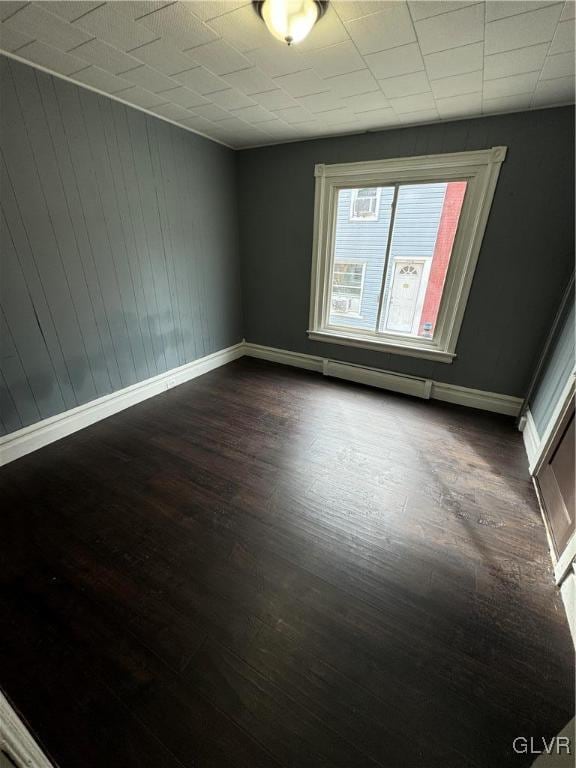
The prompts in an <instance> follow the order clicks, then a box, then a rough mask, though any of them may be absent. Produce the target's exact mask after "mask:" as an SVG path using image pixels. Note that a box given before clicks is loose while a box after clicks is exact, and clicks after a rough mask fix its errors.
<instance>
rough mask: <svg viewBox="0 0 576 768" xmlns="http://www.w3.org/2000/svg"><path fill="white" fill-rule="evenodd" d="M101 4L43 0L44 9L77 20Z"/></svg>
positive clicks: (86, 0)
mask: <svg viewBox="0 0 576 768" xmlns="http://www.w3.org/2000/svg"><path fill="white" fill-rule="evenodd" d="M4 5H8V3H4V2H1V3H0V6H4ZM18 5H23V3H18ZM99 5H102V2H101V1H100V2H88V0H56V2H51V0H42V8H44V10H46V11H50V13H53V14H55V15H56V16H59V17H60V18H61V19H64V20H65V21H76V19H78V18H80V16H84V14H86V13H88V12H89V11H92V10H94V8H97V7H98V6H99Z"/></svg>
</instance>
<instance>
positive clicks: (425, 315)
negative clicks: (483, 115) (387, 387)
mask: <svg viewBox="0 0 576 768" xmlns="http://www.w3.org/2000/svg"><path fill="white" fill-rule="evenodd" d="M505 156H506V148H505V147H493V148H492V149H489V150H481V151H477V152H460V153H456V154H448V155H430V156H425V157H413V158H404V159H398V160H383V161H377V162H368V163H348V164H339V165H319V166H316V207H315V221H314V228H315V229H314V259H313V268H312V295H311V306H310V328H309V331H308V335H309V336H310V338H312V339H314V340H316V341H329V342H332V343H339V344H346V345H349V346H360V347H367V348H371V349H380V350H383V351H387V352H396V353H398V354H408V355H413V356H416V357H424V358H428V359H432V360H441V361H443V362H451V361H452V359H453V358H454V357H455V356H456V342H457V339H458V333H459V331H460V326H461V324H462V319H463V316H464V310H465V308H466V302H467V299H468V293H469V290H470V285H471V282H472V277H473V274H474V269H475V266H476V261H477V259H478V253H479V251H480V246H481V243H482V237H483V235H484V229H485V227H486V222H487V219H488V214H489V211H490V205H491V203H492V198H493V195H494V190H495V187H496V182H497V179H498V174H499V171H500V166H501V164H502V162H503V161H504V158H505ZM358 220H371V221H373V222H374V223H373V224H372V225H371V226H370V227H366V228H364V227H358V226H357V225H356V224H355V222H356V221H358Z"/></svg>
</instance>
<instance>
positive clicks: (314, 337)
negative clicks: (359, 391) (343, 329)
mask: <svg viewBox="0 0 576 768" xmlns="http://www.w3.org/2000/svg"><path fill="white" fill-rule="evenodd" d="M308 338H309V339H310V340H311V341H323V342H326V343H329V344H341V345H343V346H346V347H359V348H361V349H373V350H377V351H378V352H387V353H389V354H393V355H408V356H409V357H420V358H423V359H424V360H436V361H437V362H440V363H451V362H452V361H453V360H454V358H455V357H456V354H455V353H454V352H446V351H444V350H442V349H434V348H432V347H418V346H415V345H414V346H412V345H407V344H395V343H394V342H391V341H376V340H372V339H367V338H365V337H363V336H354V335H353V334H346V333H334V331H308Z"/></svg>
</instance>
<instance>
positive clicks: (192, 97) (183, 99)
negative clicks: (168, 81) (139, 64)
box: [159, 85, 208, 109]
mask: <svg viewBox="0 0 576 768" xmlns="http://www.w3.org/2000/svg"><path fill="white" fill-rule="evenodd" d="M159 95H160V96H163V97H164V98H165V99H166V101H169V102H170V103H172V104H178V105H179V106H181V107H184V108H185V109H191V108H192V107H199V106H202V105H203V104H208V102H207V100H206V99H205V98H204V97H203V96H200V94H199V93H195V92H194V91H191V90H190V89H189V88H185V87H184V86H183V85H180V86H178V87H177V88H172V89H171V90H169V91H162V93H160V94H159Z"/></svg>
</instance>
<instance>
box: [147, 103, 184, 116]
mask: <svg viewBox="0 0 576 768" xmlns="http://www.w3.org/2000/svg"><path fill="white" fill-rule="evenodd" d="M150 111H151V112H154V113H155V114H157V115H161V116H162V117H166V118H168V120H182V119H185V118H187V117H190V112H188V110H187V109H184V107H181V106H179V105H178V104H161V105H160V106H159V107H151V109H150Z"/></svg>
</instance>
